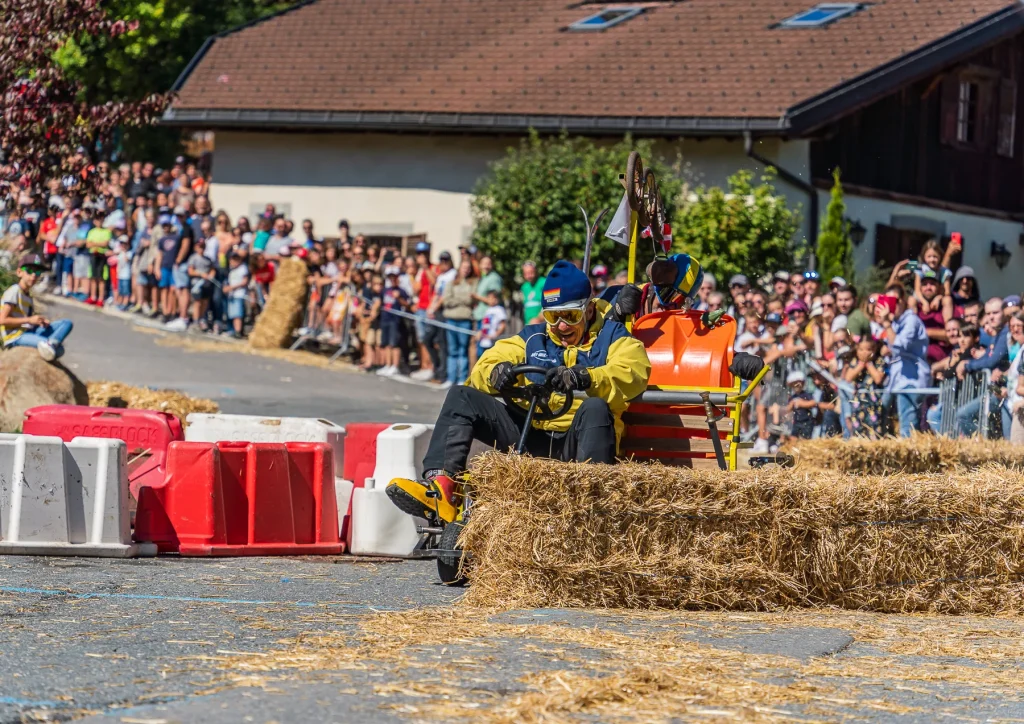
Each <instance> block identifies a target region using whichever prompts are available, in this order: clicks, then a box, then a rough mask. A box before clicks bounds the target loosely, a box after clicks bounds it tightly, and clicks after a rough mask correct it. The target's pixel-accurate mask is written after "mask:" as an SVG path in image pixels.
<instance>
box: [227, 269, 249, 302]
mask: <svg viewBox="0 0 1024 724" xmlns="http://www.w3.org/2000/svg"><path fill="white" fill-rule="evenodd" d="M248 281H249V267H247V266H246V265H245V264H239V265H238V266H236V267H235V268H234V269H228V286H230V287H235V286H236V285H241V286H240V287H239V288H238V289H232V290H231V291H230V292H228V299H245V298H246V296H248V294H249V290H248Z"/></svg>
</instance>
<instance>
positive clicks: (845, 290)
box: [836, 284, 871, 342]
mask: <svg viewBox="0 0 1024 724" xmlns="http://www.w3.org/2000/svg"><path fill="white" fill-rule="evenodd" d="M836 312H837V315H836V321H837V322H838V321H839V320H840V319H843V320H844V321H843V323H841V328H843V329H846V330H847V331H849V333H850V334H851V335H852V336H853V339H854V341H855V342H857V341H860V340H861V339H865V338H867V337H870V336H871V320H870V318H869V317H868V315H866V314H865V313H864V311H863V310H862V309H859V308H858V307H857V288H856V287H855V286H853V285H852V284H847V285H846V286H843V287H840V288H839V291H837V292H836Z"/></svg>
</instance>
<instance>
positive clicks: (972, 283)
mask: <svg viewBox="0 0 1024 724" xmlns="http://www.w3.org/2000/svg"><path fill="white" fill-rule="evenodd" d="M980 299H981V295H980V294H979V292H978V280H977V279H976V278H975V276H974V270H973V269H971V267H969V266H962V267H960V268H959V269H957V270H956V274H954V275H953V308H954V314H955V315H956V316H958V317H961V316H963V308H964V307H966V306H967V305H968V304H969V303H971V302H977V301H979V300H980Z"/></svg>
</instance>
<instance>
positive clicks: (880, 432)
mask: <svg viewBox="0 0 1024 724" xmlns="http://www.w3.org/2000/svg"><path fill="white" fill-rule="evenodd" d="M885 378H886V371H885V364H884V362H883V361H882V359H881V358H880V356H879V344H878V342H876V341H875V340H873V339H871V337H864V338H863V339H861V340H860V341H859V342H858V343H857V349H856V357H855V358H854V360H853V362H852V363H851V364H850V365H849V366H848V367H847V368H846V369H845V370H843V379H844V380H846V381H847V382H849V383H851V384H853V385H854V393H853V394H852V395H851V397H850V401H849V416H848V417H847V418H846V429H847V430H849V431H850V434H851V435H853V436H855V437H870V438H878V437H882V436H884V435H885V405H884V397H885V393H884V391H885Z"/></svg>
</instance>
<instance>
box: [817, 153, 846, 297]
mask: <svg viewBox="0 0 1024 724" xmlns="http://www.w3.org/2000/svg"><path fill="white" fill-rule="evenodd" d="M832 178H833V184H832V198H831V199H830V200H829V202H828V208H827V209H826V210H825V219H824V221H823V222H822V224H821V233H820V234H819V235H818V272H819V273H820V274H821V278H822V279H831V278H832V277H843V278H844V279H853V243H852V242H851V241H850V233H849V224H848V223H847V221H846V203H845V202H844V201H843V185H842V184H841V183H840V181H839V169H838V168H837V169H835V171H833V172H832Z"/></svg>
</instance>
